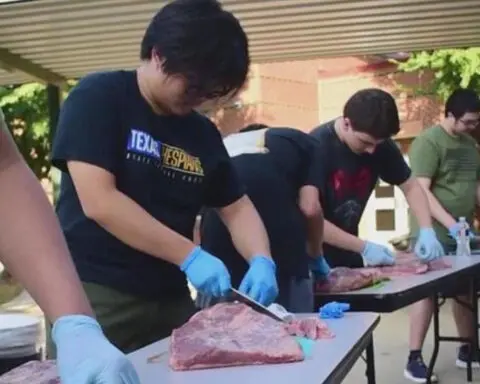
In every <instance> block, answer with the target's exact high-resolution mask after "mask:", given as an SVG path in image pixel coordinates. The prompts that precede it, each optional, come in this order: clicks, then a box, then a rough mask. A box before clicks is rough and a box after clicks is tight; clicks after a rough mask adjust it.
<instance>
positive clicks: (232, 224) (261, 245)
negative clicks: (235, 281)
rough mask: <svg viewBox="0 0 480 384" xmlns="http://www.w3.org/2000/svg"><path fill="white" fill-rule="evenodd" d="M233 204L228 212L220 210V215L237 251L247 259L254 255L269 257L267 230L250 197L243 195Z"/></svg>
mask: <svg viewBox="0 0 480 384" xmlns="http://www.w3.org/2000/svg"><path fill="white" fill-rule="evenodd" d="M234 204H235V205H236V207H232V208H233V209H230V212H229V213H228V214H225V212H223V213H222V212H221V213H220V216H221V218H222V220H223V222H224V223H225V225H226V226H227V228H228V231H229V232H230V236H231V237H232V242H233V245H234V246H235V248H236V249H237V251H238V252H239V253H240V254H241V255H242V256H243V258H244V259H245V260H247V261H249V260H250V259H251V258H252V257H253V256H256V255H262V256H267V257H270V255H271V251H270V243H269V240H268V234H267V231H266V229H265V226H264V225H263V221H262V219H261V218H260V215H259V214H258V212H257V210H256V209H255V207H254V205H253V204H252V202H251V201H250V198H248V197H247V196H244V197H242V198H241V201H239V202H236V203H234Z"/></svg>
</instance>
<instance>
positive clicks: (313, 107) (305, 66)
mask: <svg viewBox="0 0 480 384" xmlns="http://www.w3.org/2000/svg"><path fill="white" fill-rule="evenodd" d="M428 81H429V75H428V74H427V75H423V76H420V75H419V74H414V73H409V74H405V73H397V72H395V66H394V65H391V64H388V63H385V62H384V61H380V60H378V59H365V58H358V57H346V58H335V59H317V60H305V61H295V62H284V63H267V64H254V65H253V66H252V70H251V73H250V76H249V81H248V85H247V86H246V88H245V90H244V91H243V92H242V93H241V94H240V95H239V97H238V98H237V101H240V103H237V104H236V105H235V107H233V106H230V107H228V108H226V109H221V110H218V111H217V112H215V113H214V114H212V119H213V120H214V121H215V122H216V123H217V125H218V126H219V128H220V129H221V130H222V132H224V133H231V132H235V131H238V130H239V129H240V128H242V127H244V126H246V125H248V124H250V123H253V122H258V123H265V124H268V125H272V126H291V127H295V128H298V129H301V130H305V131H309V130H310V129H312V128H313V127H315V126H316V125H318V124H319V123H320V122H324V121H327V120H329V119H331V118H334V117H336V116H338V115H340V114H341V112H342V108H343V105H344V103H345V102H346V100H347V99H348V98H349V97H350V96H351V95H352V94H353V93H354V92H356V91H358V90H360V89H362V88H369V87H379V88H382V89H385V90H387V91H389V92H391V93H392V94H393V95H394V96H395V98H396V100H397V105H398V108H399V113H400V117H401V120H402V131H401V133H400V135H399V137H400V138H401V137H411V136H415V134H416V133H417V132H418V131H420V130H421V129H422V128H423V127H426V126H429V125H431V124H432V123H433V122H435V121H436V120H438V118H439V116H440V115H441V108H440V106H439V104H438V102H436V100H434V99H432V98H431V97H412V96H411V95H410V94H409V92H408V91H407V90H406V89H407V88H409V87H412V86H415V85H420V84H425V83H426V82H428Z"/></svg>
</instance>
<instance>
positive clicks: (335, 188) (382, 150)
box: [310, 121, 411, 267]
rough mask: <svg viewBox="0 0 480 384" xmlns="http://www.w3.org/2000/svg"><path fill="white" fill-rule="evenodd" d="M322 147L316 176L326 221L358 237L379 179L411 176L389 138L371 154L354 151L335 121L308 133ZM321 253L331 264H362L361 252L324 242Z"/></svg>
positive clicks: (400, 180)
mask: <svg viewBox="0 0 480 384" xmlns="http://www.w3.org/2000/svg"><path fill="white" fill-rule="evenodd" d="M310 134H311V135H312V136H313V137H315V138H316V139H318V141H319V144H320V147H321V151H320V154H321V157H322V160H321V166H322V170H321V172H319V174H318V175H319V178H320V180H322V185H321V186H320V191H321V202H322V207H323V211H324V216H325V220H328V221H330V222H331V223H333V224H334V225H336V226H337V227H339V228H340V229H343V230H344V231H346V232H348V233H350V234H352V235H355V236H358V225H359V223H360V218H361V216H362V214H363V211H364V209H365V206H366V204H367V202H368V199H369V197H370V194H371V193H372V191H373V189H374V188H375V186H376V184H377V182H378V179H379V178H381V179H382V180H383V181H385V182H387V183H389V184H392V185H400V184H402V183H404V182H405V181H407V179H408V178H409V177H410V175H411V171H410V168H409V167H408V165H407V164H406V162H405V160H404V158H403V156H402V153H401V152H400V150H399V149H398V147H397V145H396V144H395V142H394V141H393V140H391V139H387V140H386V141H384V142H382V143H381V144H379V145H378V146H377V147H376V149H375V151H374V152H373V154H368V153H363V154H355V153H354V152H352V150H350V149H349V148H348V146H347V145H346V144H345V143H343V142H342V141H341V140H340V139H339V137H338V135H337V133H336V132H335V128H334V121H330V122H327V123H325V124H322V125H320V126H319V127H317V128H315V129H314V130H312V131H311V133H310ZM324 254H325V258H326V260H327V262H328V263H329V265H330V266H331V267H335V266H351V267H362V266H363V261H362V258H361V256H360V255H356V254H355V253H353V252H350V251H347V250H342V249H339V248H336V247H332V246H331V245H329V244H326V243H325V244H324Z"/></svg>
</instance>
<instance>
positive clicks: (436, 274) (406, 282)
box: [319, 255, 480, 296]
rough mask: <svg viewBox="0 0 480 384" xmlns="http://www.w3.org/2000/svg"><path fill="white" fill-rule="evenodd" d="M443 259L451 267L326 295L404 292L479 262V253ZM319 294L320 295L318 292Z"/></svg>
mask: <svg viewBox="0 0 480 384" xmlns="http://www.w3.org/2000/svg"><path fill="white" fill-rule="evenodd" d="M445 260H446V261H447V262H449V263H451V264H452V268H446V269H443V270H440V271H432V272H427V273H425V274H420V275H412V276H405V277H396V278H394V279H392V280H389V281H385V282H383V283H382V284H381V285H380V286H378V287H369V288H363V289H359V290H357V291H351V292H343V293H328V294H326V296H335V295H342V296H345V295H352V296H353V295H392V294H398V293H402V292H405V291H407V290H409V289H412V288H416V287H419V286H421V285H424V284H427V283H430V282H432V281H434V280H438V279H439V278H442V277H445V276H448V275H451V274H453V273H456V272H458V271H460V270H463V269H466V268H469V267H472V266H475V265H478V264H480V255H473V256H469V257H456V256H445ZM319 296H322V295H321V294H319Z"/></svg>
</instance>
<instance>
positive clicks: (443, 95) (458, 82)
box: [397, 47, 480, 101]
mask: <svg viewBox="0 0 480 384" xmlns="http://www.w3.org/2000/svg"><path fill="white" fill-rule="evenodd" d="M397 64H398V69H399V70H401V71H404V72H420V73H421V72H426V71H431V72H432V73H433V81H431V82H429V84H428V85H426V86H422V87H421V88H417V89H415V91H416V93H422V94H425V93H426V94H434V95H436V96H438V97H439V98H440V99H441V100H442V101H445V100H446V99H447V98H448V96H449V95H450V94H451V93H452V92H453V91H454V90H455V89H457V88H459V87H461V88H471V89H474V90H476V91H477V92H479V93H480V47H472V48H466V49H441V50H436V51H423V52H417V53H413V54H412V55H411V56H410V58H409V59H408V60H407V61H406V62H403V63H398V62H397Z"/></svg>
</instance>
